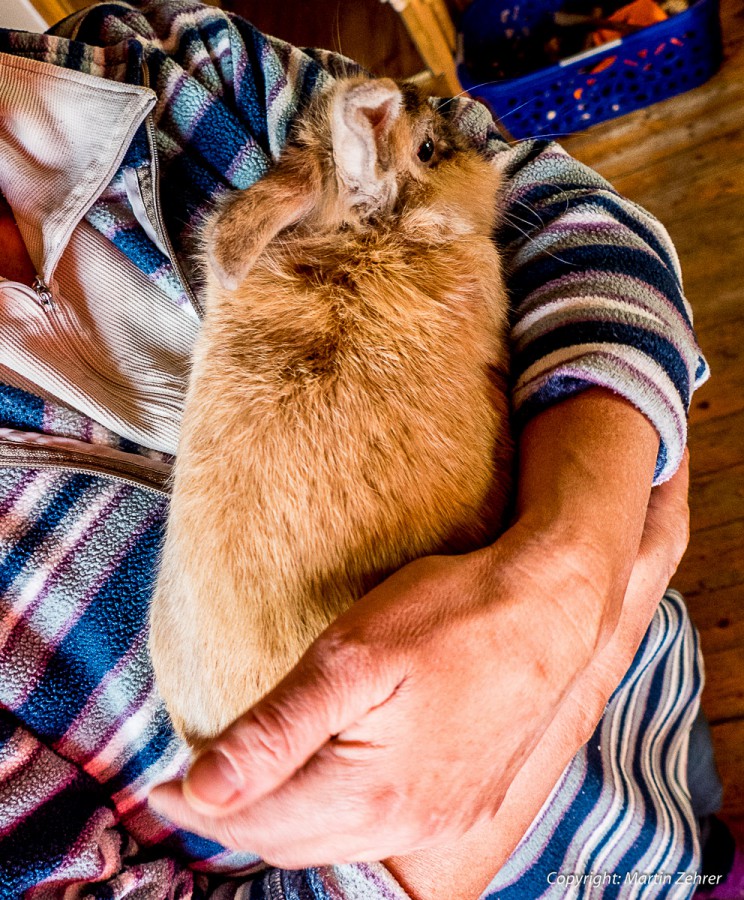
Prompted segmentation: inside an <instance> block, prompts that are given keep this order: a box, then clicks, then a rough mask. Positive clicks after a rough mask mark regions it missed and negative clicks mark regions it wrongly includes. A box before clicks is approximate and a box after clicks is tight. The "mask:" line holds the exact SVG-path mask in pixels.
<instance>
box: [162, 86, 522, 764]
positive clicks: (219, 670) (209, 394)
mask: <svg viewBox="0 0 744 900" xmlns="http://www.w3.org/2000/svg"><path fill="white" fill-rule="evenodd" d="M430 154H431V155H430ZM427 157H428V158H427ZM499 186H500V176H499V173H498V171H497V169H496V168H495V166H494V165H493V163H491V162H489V161H487V160H486V159H485V158H483V157H482V156H480V155H479V154H478V153H477V152H476V151H475V150H473V149H470V148H469V147H468V146H467V144H466V142H465V139H464V138H463V137H462V136H461V135H459V134H458V133H457V132H455V131H454V130H453V129H452V127H451V126H449V125H448V123H447V122H446V121H445V120H444V118H443V117H442V116H441V115H439V114H438V113H437V112H436V111H435V110H434V109H433V107H432V106H431V105H430V104H429V103H428V102H426V101H425V100H424V99H423V98H422V97H421V96H420V95H419V93H418V91H417V90H416V89H414V88H413V87H412V86H411V85H408V84H402V85H399V84H396V83H395V82H393V81H391V80H389V79H379V80H369V79H364V78H361V77H356V78H348V79H342V80H339V81H337V82H335V83H334V84H333V85H332V86H331V88H329V89H328V90H326V91H325V92H324V93H323V94H322V96H321V97H320V99H318V100H316V101H315V102H313V103H312V104H311V105H310V107H309V108H308V110H307V111H306V112H305V113H304V114H303V115H302V116H301V118H300V121H299V123H298V124H297V126H296V128H295V132H294V137H293V139H292V141H291V142H290V144H289V145H288V146H287V148H286V149H285V151H284V152H283V154H282V156H281V158H280V159H279V161H278V163H277V165H276V166H275V167H274V169H273V170H272V171H270V172H269V173H268V174H267V175H266V176H265V177H264V178H263V179H262V180H260V181H259V182H258V183H256V184H255V185H254V186H253V187H251V188H250V189H248V190H246V191H242V192H236V193H233V194H231V195H230V196H229V197H228V199H227V200H226V201H224V202H223V203H221V204H220V205H219V206H218V208H217V210H216V212H215V213H214V215H213V216H212V217H211V219H210V220H209V222H208V223H207V226H206V228H205V232H204V246H205V262H206V271H207V283H206V304H205V305H206V311H205V318H204V322H203V327H202V330H201V333H200V336H199V338H198V341H197V344H196V348H195V352H194V357H193V367H192V371H191V375H190V382H189V388H188V394H187V399H186V406H185V414H184V418H183V426H182V432H181V438H180V444H179V452H178V458H177V461H176V465H175V475H174V483H173V494H172V501H171V507H170V515H169V520H168V526H167V534H166V541H165V546H164V550H163V554H162V560H161V567H160V572H159V576H158V579H157V585H156V589H155V595H154V600H153V605H152V612H151V635H150V647H151V653H152V659H153V664H154V668H155V675H156V679H157V684H158V687H159V690H160V693H161V694H162V696H163V698H164V699H165V702H166V705H167V708H168V710H169V712H170V715H171V717H172V719H173V722H174V725H175V727H176V729H177V731H178V732H179V733H180V734H181V735H183V736H184V737H185V739H186V740H187V741H188V742H189V743H190V744H191V745H192V746H193V747H194V748H196V749H198V748H199V747H201V746H203V745H204V744H205V743H206V742H207V741H209V740H210V739H211V738H212V737H213V736H215V735H216V734H217V733H219V732H220V731H221V730H222V729H224V727H225V726H227V725H228V724H229V723H230V722H231V721H232V720H233V719H234V718H236V717H237V716H238V715H240V714H241V713H242V712H244V711H245V710H247V709H248V708H249V707H250V706H251V705H252V704H253V703H254V702H255V701H257V700H258V699H259V698H260V697H261V696H262V695H264V694H265V693H266V692H267V691H269V690H270V689H271V688H272V687H273V686H274V685H275V684H276V683H277V682H278V681H279V680H281V678H282V677H283V676H284V675H285V674H286V673H287V672H288V671H289V670H290V669H291V668H292V666H293V665H294V664H295V663H296V662H297V661H298V660H299V658H300V657H301V656H302V654H303V653H304V652H305V650H306V649H307V648H308V646H309V645H310V644H311V643H312V642H313V640H314V639H315V638H316V637H317V636H318V635H319V634H320V632H322V631H323V630H324V629H325V628H326V627H327V626H328V625H329V624H330V623H331V622H332V621H333V620H334V619H335V618H336V617H337V616H338V615H339V614H340V613H342V612H343V611H344V610H346V609H347V608H348V607H349V606H350V605H351V604H352V603H354V601H356V600H357V599H358V598H360V597H361V596H362V595H363V594H364V593H366V592H367V591H368V590H370V589H371V588H372V587H373V586H374V585H375V584H377V583H378V582H380V581H381V580H382V579H384V578H385V577H386V576H387V575H388V574H390V573H392V572H393V571H394V570H396V569H398V568H400V567H401V566H403V565H404V564H405V563H406V562H408V561H410V560H412V559H414V558H416V557H420V556H423V555H427V554H433V553H455V552H465V551H467V550H471V549H475V548H478V547H481V546H484V545H485V544H486V543H487V542H488V541H489V540H491V539H492V538H493V537H495V536H496V534H497V533H498V530H499V529H500V528H501V527H502V525H503V517H504V511H505V508H506V504H507V497H508V495H509V488H510V472H511V459H512V443H511V439H510V436H509V427H508V400H507V396H506V389H505V387H506V373H507V349H506V310H507V304H506V295H505V291H504V287H503V282H502V276H501V266H500V260H499V254H498V252H497V249H496V247H495V246H494V244H493V242H492V240H491V233H492V230H493V226H494V221H495V218H496V213H497V201H498V191H499Z"/></svg>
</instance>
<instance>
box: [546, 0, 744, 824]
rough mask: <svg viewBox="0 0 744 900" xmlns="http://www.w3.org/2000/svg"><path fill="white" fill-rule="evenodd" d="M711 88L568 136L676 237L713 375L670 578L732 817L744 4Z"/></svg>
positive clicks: (742, 786) (740, 686)
mask: <svg viewBox="0 0 744 900" xmlns="http://www.w3.org/2000/svg"><path fill="white" fill-rule="evenodd" d="M721 11H722V23H723V30H724V44H725V60H724V63H723V66H722V68H721V71H720V72H719V74H718V75H717V76H715V77H714V78H713V79H712V80H711V81H710V82H708V84H706V85H704V86H703V87H700V88H697V89H696V90H694V91H691V92H690V93H688V94H685V95H682V96H680V97H676V98H673V99H671V100H668V101H666V102H665V103H661V104H657V105H656V106H654V107H652V108H650V109H648V110H644V111H640V112H638V113H634V114H631V115H630V116H626V117H624V118H622V119H618V120H616V121H615V122H612V123H607V124H605V125H599V126H596V127H595V128H593V129H591V130H590V131H587V132H585V133H584V134H582V135H576V136H574V137H572V138H570V139H568V140H564V141H562V143H563V144H564V146H566V147H567V149H568V150H569V151H570V152H571V153H572V154H573V155H575V156H577V157H578V158H579V159H581V160H582V161H583V162H586V163H588V164H589V165H591V166H593V167H594V168H595V169H598V170H599V171H600V172H601V173H602V174H603V175H605V176H606V177H607V178H608V179H610V180H611V181H612V183H613V184H614V185H615V187H616V188H617V189H618V190H619V191H621V192H622V193H623V194H625V195H626V196H628V197H630V198H631V199H633V200H635V201H637V202H638V203H640V204H641V205H643V206H645V207H646V208H647V209H649V210H650V211H651V212H652V213H654V214H655V215H656V216H658V217H659V219H661V220H662V221H663V222H664V224H665V225H666V226H667V228H668V229H669V232H670V233H671V235H672V238H673V239H674V242H675V244H676V246H677V250H678V252H679V255H680V260H681V263H682V270H683V273H684V282H685V290H686V294H687V297H688V299H689V300H690V303H691V304H692V307H693V310H694V313H695V325H696V330H697V333H698V338H699V341H700V344H701V346H702V349H703V352H704V353H705V355H706V357H707V359H708V361H709V363H710V366H711V369H712V373H713V375H712V378H711V380H710V381H709V382H708V384H707V385H705V386H704V387H703V388H702V389H701V390H700V391H699V392H698V393H697V394H695V397H694V399H693V407H692V412H691V417H690V452H691V456H692V484H691V509H692V537H691V540H690V546H689V550H688V552H687V555H686V557H685V559H684V560H683V563H682V566H681V568H680V570H679V572H678V573H677V575H676V577H675V578H674V580H673V584H674V586H675V587H677V588H679V590H681V591H682V592H683V593H684V594H685V597H686V598H687V602H688V606H689V608H690V612H691V614H692V618H693V621H694V622H695V624H696V625H697V627H698V629H699V631H700V635H701V639H702V646H703V651H704V654H705V661H706V671H707V684H706V688H705V692H704V695H703V707H704V709H705V711H706V713H707V715H708V717H709V719H710V721H711V723H712V730H713V738H714V741H715V744H716V750H717V758H718V764H719V768H720V770H721V774H722V776H723V780H724V786H725V791H726V793H725V811H726V812H727V813H728V814H730V815H734V816H744V353H743V352H742V351H743V350H744V6H743V5H742V4H741V2H740V0H722V2H721Z"/></svg>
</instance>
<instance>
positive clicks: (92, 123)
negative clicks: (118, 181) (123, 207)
mask: <svg viewBox="0 0 744 900" xmlns="http://www.w3.org/2000/svg"><path fill="white" fill-rule="evenodd" d="M155 100H156V97H155V93H154V91H152V90H150V89H149V88H144V87H137V86H135V85H129V84H122V83H120V82H116V81H110V80H108V79H105V78H99V77H97V76H94V75H87V74H85V73H83V72H77V71H74V70H72V69H65V68H61V67H59V66H55V65H51V64H50V63H44V62H39V61H37V60H34V59H25V58H22V57H17V56H12V55H10V54H7V53H0V190H2V192H3V194H4V195H5V197H6V199H7V201H8V203H9V204H10V206H11V208H12V210H13V214H14V216H15V219H16V222H17V223H18V228H19V230H20V232H21V235H22V237H23V240H24V242H25V244H26V247H27V249H28V252H29V256H30V257H31V261H32V262H33V264H34V266H35V268H36V271H37V272H38V273H39V275H40V276H41V277H42V278H43V280H44V281H45V282H46V283H47V284H51V283H52V277H53V275H54V269H55V267H56V265H57V262H58V261H59V258H60V256H61V254H62V252H63V251H64V249H65V247H66V245H67V243H68V241H69V238H70V235H71V234H72V231H73V229H74V228H75V226H76V225H77V224H78V223H79V222H80V220H81V219H82V218H83V216H84V215H85V213H86V212H87V211H88V209H89V208H90V206H91V205H92V204H93V203H94V202H95V200H96V199H97V198H98V196H99V195H100V193H101V191H102V190H103V189H104V188H105V187H106V185H107V184H108V183H109V182H110V181H111V179H112V177H113V176H114V174H115V172H116V170H117V169H118V167H119V165H120V164H121V161H122V159H123V157H124V154H125V153H126V151H127V149H128V147H129V144H130V143H131V140H132V138H133V136H134V134H135V132H136V130H137V128H138V127H139V126H140V124H141V123H142V121H143V120H144V118H145V116H146V115H147V113H148V112H149V111H150V110H151V109H152V108H153V106H154V105H155Z"/></svg>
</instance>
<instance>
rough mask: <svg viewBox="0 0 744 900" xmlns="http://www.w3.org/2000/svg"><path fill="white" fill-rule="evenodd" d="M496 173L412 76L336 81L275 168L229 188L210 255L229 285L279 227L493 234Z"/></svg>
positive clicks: (213, 226) (212, 225)
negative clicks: (410, 80)
mask: <svg viewBox="0 0 744 900" xmlns="http://www.w3.org/2000/svg"><path fill="white" fill-rule="evenodd" d="M498 186H499V174H498V171H497V169H496V168H495V166H494V165H493V164H492V163H490V162H488V161H487V160H486V159H485V158H483V157H482V156H480V155H479V154H478V153H477V152H476V151H475V150H474V149H472V148H471V147H470V146H469V145H468V144H467V141H466V139H465V138H464V136H463V135H461V134H460V133H459V132H458V131H457V130H456V129H454V128H453V127H452V126H451V125H450V123H449V122H448V121H447V120H446V119H445V118H444V117H443V116H442V115H441V114H440V113H438V112H437V110H436V109H435V108H434V107H433V106H432V105H431V104H430V103H429V102H428V101H427V100H426V99H425V98H424V96H423V95H422V94H421V93H420V91H419V90H418V89H417V88H416V87H415V86H414V85H412V84H409V83H405V82H404V83H401V84H398V83H396V82H395V81H392V80H391V79H389V78H381V79H366V78H362V77H354V78H348V79H341V80H339V81H336V82H334V83H333V85H332V86H331V87H330V88H329V89H328V90H326V91H325V92H323V93H322V94H321V95H320V96H319V97H317V98H316V99H315V100H314V101H313V102H312V103H311V104H310V105H309V107H308V109H307V110H306V112H305V113H304V114H303V115H302V116H301V117H300V119H299V121H298V122H297V123H296V125H295V130H294V135H293V138H292V140H291V141H290V143H289V144H288V146H287V148H286V149H285V151H284V153H283V154H282V157H281V159H280V160H279V162H278V164H277V165H276V167H275V168H274V169H273V170H272V171H271V172H270V173H269V174H268V175H267V176H265V177H264V178H263V179H262V180H261V181H259V182H258V183H257V184H256V185H254V186H253V187H251V188H249V189H248V190H247V191H244V192H238V193H235V194H232V195H230V196H229V197H228V198H227V199H226V200H225V201H223V203H222V204H221V206H220V208H219V209H218V211H217V213H216V215H215V216H214V217H213V218H212V220H211V221H210V222H209V223H208V226H207V229H206V256H207V261H208V264H209V266H210V268H211V270H212V272H213V273H214V274H215V275H216V276H217V279H218V282H219V283H220V284H221V286H222V287H224V288H227V289H230V290H233V289H235V288H236V287H237V286H238V284H239V283H240V281H241V280H242V279H243V278H244V277H245V276H246V275H247V274H248V272H249V271H250V269H251V268H252V266H253V265H254V263H255V261H256V260H257V258H258V256H259V255H260V254H261V252H262V251H263V250H264V249H265V248H266V246H267V244H268V243H269V242H270V241H271V240H272V239H273V238H274V237H275V236H277V235H278V234H279V233H280V232H282V231H284V230H285V229H288V228H291V227H293V226H303V227H305V228H306V229H309V230H311V231H312V232H313V233H314V234H318V233H323V232H333V231H337V230H339V229H346V228H354V229H362V228H380V227H395V228H397V229H399V230H400V231H401V232H403V233H407V234H408V236H409V237H415V238H416V239H422V238H423V239H426V238H427V237H428V238H430V239H431V240H442V239H445V240H446V239H447V237H454V236H457V235H462V234H467V233H478V234H490V232H491V230H492V228H493V222H494V214H495V206H496V195H497V191H498Z"/></svg>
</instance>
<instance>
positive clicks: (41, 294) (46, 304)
mask: <svg viewBox="0 0 744 900" xmlns="http://www.w3.org/2000/svg"><path fill="white" fill-rule="evenodd" d="M31 287H32V288H33V289H34V293H35V294H36V296H37V298H38V304H39V306H40V307H41V308H42V309H51V308H53V307H54V297H53V296H52V291H51V288H50V287H49V285H48V284H47V283H46V282H45V281H44V279H43V278H41V277H40V276H39V275H37V276H36V278H34V282H33V284H32V285H31Z"/></svg>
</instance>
